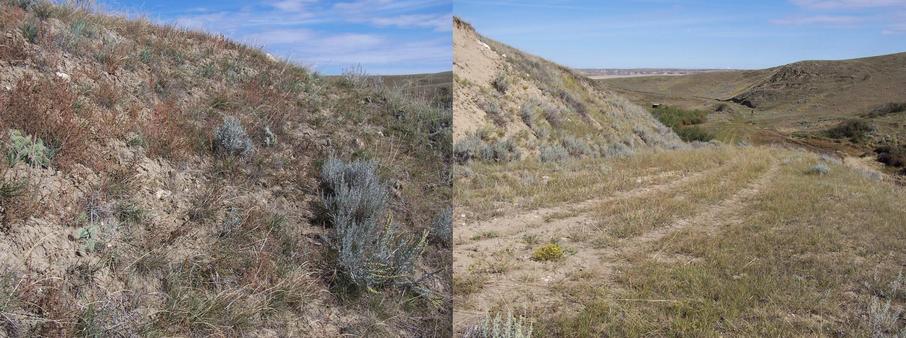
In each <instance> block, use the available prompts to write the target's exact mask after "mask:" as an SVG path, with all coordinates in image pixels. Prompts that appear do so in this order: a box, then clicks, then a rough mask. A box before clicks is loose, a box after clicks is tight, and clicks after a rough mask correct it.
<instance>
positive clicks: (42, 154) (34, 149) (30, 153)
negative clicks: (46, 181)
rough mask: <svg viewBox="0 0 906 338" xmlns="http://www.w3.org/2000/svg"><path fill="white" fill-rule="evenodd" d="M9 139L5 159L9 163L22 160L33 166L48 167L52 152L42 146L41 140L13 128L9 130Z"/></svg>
mask: <svg viewBox="0 0 906 338" xmlns="http://www.w3.org/2000/svg"><path fill="white" fill-rule="evenodd" d="M9 141H10V145H9V147H7V149H6V161H7V163H9V164H10V165H15V164H16V162H19V161H24V162H25V163H28V164H30V165H33V166H41V167H45V168H47V167H50V160H51V158H52V157H53V153H52V152H51V150H50V149H48V148H47V147H46V146H44V141H43V140H41V139H39V138H36V137H33V136H30V135H24V134H23V133H22V132H21V131H19V130H15V129H13V130H10V131H9Z"/></svg>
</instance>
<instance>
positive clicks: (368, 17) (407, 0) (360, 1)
mask: <svg viewBox="0 0 906 338" xmlns="http://www.w3.org/2000/svg"><path fill="white" fill-rule="evenodd" d="M99 3H100V5H101V6H102V8H104V9H106V10H111V11H115V12H119V13H125V14H127V15H130V16H145V17H147V18H149V19H151V20H152V21H156V22H160V23H166V24H174V25H177V26H180V27H187V28H192V29H199V30H205V31H209V32H214V33H220V34H224V35H226V36H228V37H230V38H233V39H235V40H238V41H241V42H245V43H248V44H251V45H254V46H257V47H263V48H264V49H265V50H266V51H268V52H269V53H271V54H273V55H275V56H278V57H282V58H287V59H290V60H292V61H294V62H296V63H299V64H302V65H305V66H308V67H310V68H313V69H315V70H317V71H319V72H321V73H324V74H337V73H340V72H342V71H343V70H344V69H347V68H349V67H351V66H354V65H362V66H363V67H364V68H365V70H366V71H367V72H368V73H373V74H409V73H427V72H440V71H449V70H450V69H451V67H452V61H451V59H452V54H451V49H450V46H451V44H452V36H451V17H452V10H453V5H452V1H451V0H341V1H321V0H260V1H235V0H234V1H186V0H183V1H175V0H163V1H155V0H149V1H141V0H139V1H134V0H133V1H129V0H99Z"/></svg>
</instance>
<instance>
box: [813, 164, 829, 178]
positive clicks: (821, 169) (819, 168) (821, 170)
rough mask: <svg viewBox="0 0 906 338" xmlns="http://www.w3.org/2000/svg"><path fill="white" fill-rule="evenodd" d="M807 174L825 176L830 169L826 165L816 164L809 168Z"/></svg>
mask: <svg viewBox="0 0 906 338" xmlns="http://www.w3.org/2000/svg"><path fill="white" fill-rule="evenodd" d="M807 172H808V173H809V174H810V175H820V176H824V175H827V174H828V173H830V167H828V166H827V164H824V163H818V164H816V165H813V166H811V167H809V168H808V170H807Z"/></svg>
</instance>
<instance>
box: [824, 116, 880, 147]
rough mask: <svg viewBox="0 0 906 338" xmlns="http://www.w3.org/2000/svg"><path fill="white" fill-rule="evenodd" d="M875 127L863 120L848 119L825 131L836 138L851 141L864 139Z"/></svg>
mask: <svg viewBox="0 0 906 338" xmlns="http://www.w3.org/2000/svg"><path fill="white" fill-rule="evenodd" d="M874 130H875V128H874V126H872V125H871V124H869V123H868V122H865V121H863V120H848V121H845V122H843V123H841V124H840V125H838V126H836V127H833V128H831V129H829V130H828V131H827V135H828V136H829V137H831V138H836V139H844V138H845V139H849V140H851V141H853V142H861V141H864V140H865V139H866V138H867V137H868V135H869V134H871V133H872V132H874Z"/></svg>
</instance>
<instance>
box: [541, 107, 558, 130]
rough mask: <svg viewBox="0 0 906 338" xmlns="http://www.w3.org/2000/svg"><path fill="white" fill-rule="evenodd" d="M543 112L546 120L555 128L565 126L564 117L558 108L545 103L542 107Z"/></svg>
mask: <svg viewBox="0 0 906 338" xmlns="http://www.w3.org/2000/svg"><path fill="white" fill-rule="evenodd" d="M541 111H542V112H543V113H544V119H545V120H547V123H550V125H551V126H553V127H555V128H556V127H559V126H560V125H561V124H563V116H562V114H561V113H560V109H558V108H557V106H555V105H553V104H550V103H545V104H542V105H541Z"/></svg>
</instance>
